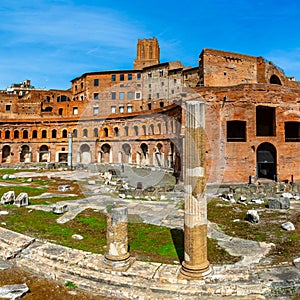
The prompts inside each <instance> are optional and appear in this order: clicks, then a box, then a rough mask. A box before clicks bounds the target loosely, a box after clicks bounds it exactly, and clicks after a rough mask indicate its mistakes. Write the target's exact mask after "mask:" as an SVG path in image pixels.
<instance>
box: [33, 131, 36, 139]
mask: <svg viewBox="0 0 300 300" xmlns="http://www.w3.org/2000/svg"><path fill="white" fill-rule="evenodd" d="M32 138H33V139H36V138H37V130H33V131H32Z"/></svg>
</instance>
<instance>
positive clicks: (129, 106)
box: [127, 105, 132, 113]
mask: <svg viewBox="0 0 300 300" xmlns="http://www.w3.org/2000/svg"><path fill="white" fill-rule="evenodd" d="M127 112H129V113H131V112H132V105H128V106H127Z"/></svg>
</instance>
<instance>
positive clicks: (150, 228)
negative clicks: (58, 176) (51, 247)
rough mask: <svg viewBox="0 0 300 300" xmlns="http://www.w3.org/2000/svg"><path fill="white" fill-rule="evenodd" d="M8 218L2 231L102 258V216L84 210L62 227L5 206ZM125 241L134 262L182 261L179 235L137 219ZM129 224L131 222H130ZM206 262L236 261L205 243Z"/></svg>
mask: <svg viewBox="0 0 300 300" xmlns="http://www.w3.org/2000/svg"><path fill="white" fill-rule="evenodd" d="M5 209H6V210H7V211H9V214H8V215H0V222H5V223H6V226H5V227H6V228H8V229H11V230H14V231H17V232H21V233H23V234H26V235H29V236H33V237H38V238H40V239H44V240H47V241H50V242H55V243H57V244H60V245H63V246H67V247H70V248H76V249H81V250H84V251H89V252H93V253H100V254H104V253H105V250H106V217H105V215H104V214H103V213H100V212H95V211H93V210H92V209H87V210H85V211H83V212H82V213H80V214H79V215H78V216H77V217H76V218H75V219H74V220H71V221H70V222H68V223H66V224H58V223H57V222H56V219H57V215H55V214H53V213H52V212H44V211H38V210H32V211H31V212H29V211H28V209H27V208H24V207H21V208H17V207H15V206H13V205H10V206H6V207H5ZM129 220H130V223H129V224H128V241H129V247H130V253H131V255H132V256H134V257H136V258H137V259H140V260H144V261H155V262H161V263H173V262H174V261H177V262H180V261H182V259H183V240H184V239H183V232H182V230H179V229H171V230H170V228H167V227H160V226H155V225H150V224H144V223H141V222H140V218H139V217H138V216H134V215H130V216H129ZM131 221H132V222H131ZM73 234H80V235H82V236H83V237H84V239H83V240H75V239H73V238H72V235H73ZM208 259H209V261H210V262H211V263H229V262H233V261H236V260H237V259H236V258H233V257H231V256H230V255H229V254H228V253H227V252H226V251H225V250H224V249H222V248H220V247H218V245H217V243H216V241H213V240H209V239H208Z"/></svg>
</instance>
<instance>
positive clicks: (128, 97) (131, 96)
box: [127, 92, 133, 100]
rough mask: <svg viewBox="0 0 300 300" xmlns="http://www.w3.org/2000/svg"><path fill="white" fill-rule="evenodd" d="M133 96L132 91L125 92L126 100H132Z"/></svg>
mask: <svg viewBox="0 0 300 300" xmlns="http://www.w3.org/2000/svg"><path fill="white" fill-rule="evenodd" d="M132 98H133V93H132V92H128V93H127V100H132Z"/></svg>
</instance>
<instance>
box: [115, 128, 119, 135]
mask: <svg viewBox="0 0 300 300" xmlns="http://www.w3.org/2000/svg"><path fill="white" fill-rule="evenodd" d="M114 135H115V136H119V128H118V127H115V128H114Z"/></svg>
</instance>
